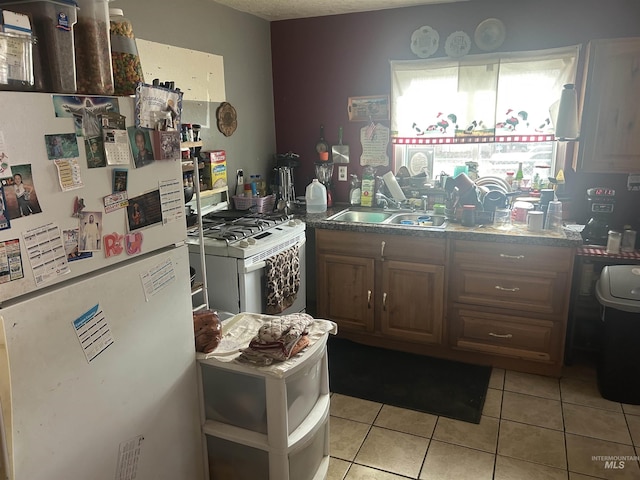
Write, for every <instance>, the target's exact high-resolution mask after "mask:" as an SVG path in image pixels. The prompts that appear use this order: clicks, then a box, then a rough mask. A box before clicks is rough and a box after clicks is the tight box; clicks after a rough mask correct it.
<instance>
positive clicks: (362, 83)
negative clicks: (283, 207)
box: [271, 0, 640, 226]
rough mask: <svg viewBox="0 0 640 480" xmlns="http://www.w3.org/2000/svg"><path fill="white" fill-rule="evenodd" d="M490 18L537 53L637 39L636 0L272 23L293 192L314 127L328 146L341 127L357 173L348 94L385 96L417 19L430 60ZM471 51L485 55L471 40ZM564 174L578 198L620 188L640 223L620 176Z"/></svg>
mask: <svg viewBox="0 0 640 480" xmlns="http://www.w3.org/2000/svg"><path fill="white" fill-rule="evenodd" d="M490 17H495V18H499V19H501V20H502V21H503V22H504V24H505V26H506V29H507V38H506V40H505V42H504V44H503V45H502V47H501V48H500V50H501V51H520V50H538V49H545V48H553V47H560V46H566V45H575V44H584V43H586V42H588V41H589V40H591V39H594V38H610V37H626V36H638V35H640V2H639V1H638V0H608V1H603V0H562V1H556V0H537V1H535V2H514V1H513V0H511V1H506V0H484V1H478V0H474V1H470V2H461V3H453V4H439V5H431V6H422V7H410V8H402V9H393V10H381V11H376V12H366V13H357V14H349V15H335V16H328V17H316V18H309V19H299V20H285V21H279V22H272V23H271V42H272V44H271V48H272V57H273V83H274V106H275V121H276V143H277V152H278V153H285V152H288V151H293V152H295V153H298V154H300V160H301V166H300V167H299V168H297V169H296V171H295V172H294V177H295V181H296V189H297V194H298V195H303V194H304V188H305V186H306V185H307V184H308V183H309V182H310V181H311V179H312V178H313V176H314V168H313V163H314V162H315V161H316V160H317V154H316V152H315V148H314V147H315V144H316V142H317V141H318V138H319V134H320V124H324V126H325V139H326V140H327V142H328V143H329V144H330V145H331V144H334V143H337V142H338V138H337V137H338V127H339V126H340V125H342V126H343V127H344V140H343V141H344V143H345V144H347V145H349V146H350V150H351V163H350V164H349V166H348V171H349V173H357V174H358V175H360V173H361V167H360V164H359V158H360V154H361V146H360V140H359V131H360V128H362V127H363V126H364V125H365V123H356V122H349V120H348V116H347V99H348V97H350V96H363V95H387V94H389V93H390V88H391V79H390V71H389V60H406V59H415V58H416V56H415V55H414V54H413V53H412V52H411V49H410V47H409V44H410V38H411V34H412V33H413V31H414V30H416V29H417V28H419V27H421V26H423V25H428V26H430V27H432V28H434V29H435V30H437V31H438V33H439V34H440V46H439V48H438V51H437V52H436V54H435V55H434V57H442V56H444V55H445V54H444V42H445V40H446V38H447V36H448V35H449V34H450V33H452V32H454V31H456V30H463V31H465V32H467V33H468V34H469V36H470V37H471V38H472V39H473V32H474V31H475V28H476V26H477V25H478V24H479V23H480V22H481V21H482V20H484V19H486V18H490ZM470 53H471V54H473V53H483V52H481V51H480V50H478V49H477V47H475V45H474V46H473V47H472V50H471V52H470ZM383 123H385V124H386V125H388V122H383ZM390 150H391V149H389V156H390V158H391V151H390ZM567 176H568V177H569V179H568V180H567V182H568V183H569V182H570V184H569V185H568V186H569V187H570V188H571V189H572V190H574V191H576V192H578V193H577V196H578V197H582V196H583V192H584V189H585V188H586V187H587V186H593V185H595V184H598V185H600V184H606V185H607V186H609V185H610V186H612V187H613V188H616V189H617V190H619V191H620V193H621V195H620V198H619V200H620V202H619V203H620V205H619V208H618V211H619V212H624V211H626V212H627V213H626V214H625V221H631V222H633V223H634V224H636V223H640V218H638V217H639V215H640V214H639V213H638V206H637V205H639V204H640V197H639V196H638V195H637V194H636V192H634V194H633V195H632V194H631V193H629V192H626V175H625V176H623V175H610V176H608V177H610V178H606V179H604V178H602V176H594V175H586V174H579V173H578V174H576V175H571V172H568V174H567ZM334 178H337V172H334ZM334 185H335V194H334V198H335V200H336V201H338V202H346V201H347V196H348V188H349V183H348V182H337V181H335V182H334ZM623 187H624V191H623ZM576 205H577V208H576V215H577V216H578V217H579V216H581V215H585V214H586V213H585V212H584V211H581V210H580V208H581V205H580V202H576ZM631 209H633V213H631ZM627 217H629V218H628V219H627ZM621 221H622V219H621ZM636 226H640V225H636Z"/></svg>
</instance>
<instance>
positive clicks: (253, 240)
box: [247, 237, 256, 245]
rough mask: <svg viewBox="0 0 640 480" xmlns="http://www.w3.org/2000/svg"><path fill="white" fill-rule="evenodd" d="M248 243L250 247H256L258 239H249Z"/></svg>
mask: <svg viewBox="0 0 640 480" xmlns="http://www.w3.org/2000/svg"><path fill="white" fill-rule="evenodd" d="M247 242H248V243H249V245H255V244H256V239H255V238H253V237H249V238H247Z"/></svg>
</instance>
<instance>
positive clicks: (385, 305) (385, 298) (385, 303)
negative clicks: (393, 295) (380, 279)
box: [382, 292, 387, 312]
mask: <svg viewBox="0 0 640 480" xmlns="http://www.w3.org/2000/svg"><path fill="white" fill-rule="evenodd" d="M382 310H384V311H385V312H386V311H387V292H384V293H383V294H382Z"/></svg>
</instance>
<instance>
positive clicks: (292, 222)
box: [288, 220, 296, 227]
mask: <svg viewBox="0 0 640 480" xmlns="http://www.w3.org/2000/svg"><path fill="white" fill-rule="evenodd" d="M288 225H289V226H290V227H295V226H296V221H295V220H289V224H288Z"/></svg>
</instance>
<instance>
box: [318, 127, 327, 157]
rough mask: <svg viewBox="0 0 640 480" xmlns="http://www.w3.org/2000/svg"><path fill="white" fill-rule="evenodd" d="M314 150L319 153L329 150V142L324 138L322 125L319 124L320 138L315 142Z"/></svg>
mask: <svg viewBox="0 0 640 480" xmlns="http://www.w3.org/2000/svg"><path fill="white" fill-rule="evenodd" d="M316 152H318V155H320V154H321V153H323V152H327V154H328V152H329V144H328V143H327V142H326V140H325V139H324V125H320V139H319V140H318V142H317V143H316Z"/></svg>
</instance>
